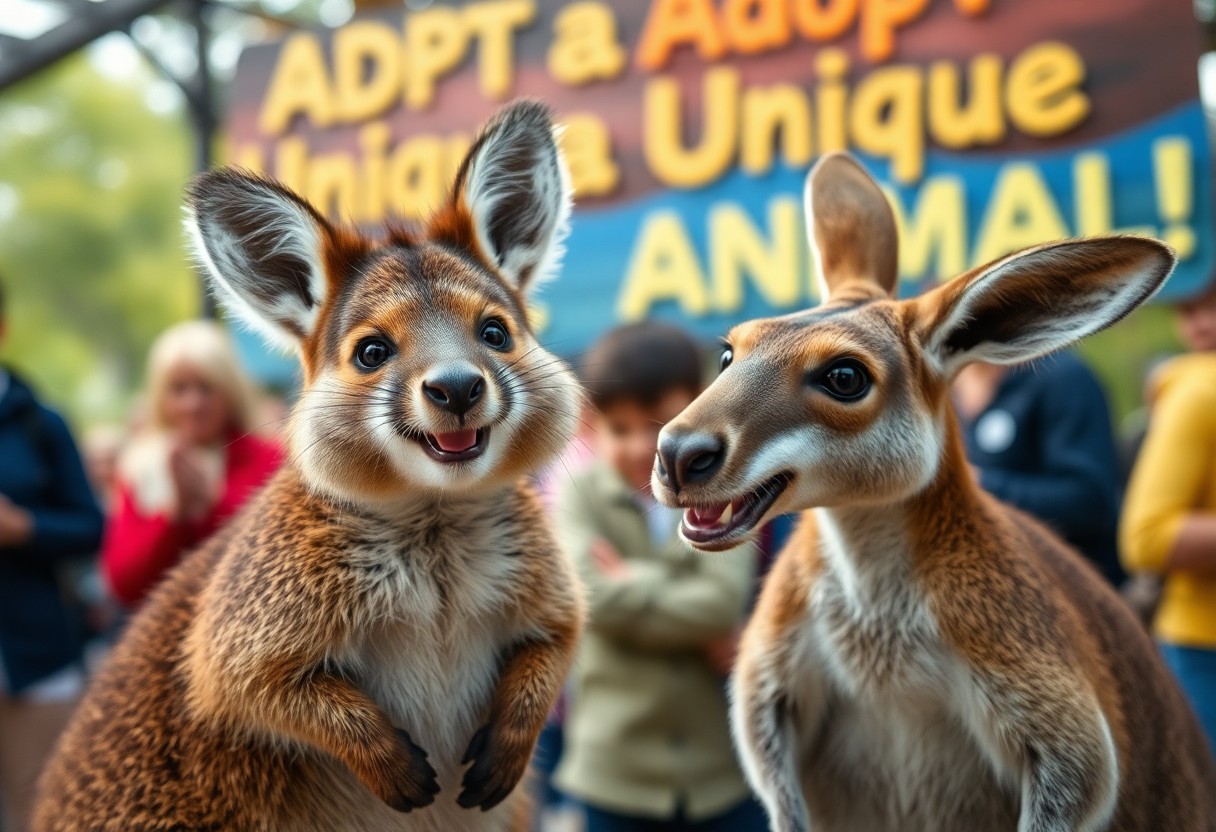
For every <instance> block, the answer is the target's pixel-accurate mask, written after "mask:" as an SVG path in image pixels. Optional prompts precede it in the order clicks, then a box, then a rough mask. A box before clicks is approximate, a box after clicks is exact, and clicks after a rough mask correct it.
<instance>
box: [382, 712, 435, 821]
mask: <svg viewBox="0 0 1216 832" xmlns="http://www.w3.org/2000/svg"><path fill="white" fill-rule="evenodd" d="M396 730H397V736H398V738H399V740H400V741H399V742H398V743H397V744H396V753H395V754H394V757H395V758H396V759H394V761H393V766H392V771H391V772H390V775H391V777H390V779H389V780H388V782H386V783H385V789H384V791H383V793H381V794H380V797H381V798H382V799H383V800H384V802H385V803H387V804H388V805H389V806H392V807H393V808H394V809H396V810H397V811H398V812H410V811H413V810H414V809H419V808H421V807H423V806H429V805H430V804H432V803H434V802H435V795H437V794H439V779H438V773H437V772H436V771H435V768H434V766H432V765H431V764H430V762H429V761H428V760H427V754H426V752H425V751H423V750H422V747H421V746H419V745H418V744H417V743H415V742H414V741H413V739H411V738H410V735H409V734H408V733H407V732H406V731H405V730H404V729H402V728H398V729H396Z"/></svg>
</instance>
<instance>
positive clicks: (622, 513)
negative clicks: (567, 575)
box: [556, 322, 767, 832]
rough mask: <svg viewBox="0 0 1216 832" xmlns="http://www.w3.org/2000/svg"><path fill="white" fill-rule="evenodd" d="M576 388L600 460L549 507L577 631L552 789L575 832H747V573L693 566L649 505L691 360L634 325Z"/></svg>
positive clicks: (607, 343) (676, 337)
mask: <svg viewBox="0 0 1216 832" xmlns="http://www.w3.org/2000/svg"><path fill="white" fill-rule="evenodd" d="M582 376H583V381H584V384H585V385H586V387H587V392H588V395H589V397H590V399H591V401H592V404H593V405H594V406H595V412H594V415H593V417H592V425H593V427H594V429H595V432H596V438H595V444H596V446H597V451H598V453H599V456H600V458H599V460H598V461H597V462H596V463H595V464H594V465H592V466H591V467H589V468H588V469H587V470H585V471H583V472H581V473H579V474H576V475H575V477H574V478H573V480H572V481H571V482H570V484H569V485H568V487H567V488H566V489H565V490H564V492H563V493H562V495H561V498H560V500H559V504H558V523H559V527H560V528H561V535H562V542H563V544H564V546H565V548H566V551H567V552H569V553H570V555H571V556H572V557H573V558H574V559H575V562H576V563H577V564H578V565H579V569H580V572H581V573H582V576H583V579H584V581H585V582H586V584H587V589H588V600H589V612H590V616H589V621H588V628H587V631H586V633H585V635H584V639H583V644H582V648H581V653H580V656H579V660H578V661H577V662H576V663H575V669H574V672H573V675H572V677H571V686H570V709H569V712H568V715H567V718H566V744H565V750H564V756H563V758H562V763H561V765H560V766H559V768H558V772H557V778H556V779H557V783H558V785H559V786H560V787H561V789H562V790H563V791H564V792H566V793H567V794H569V795H572V796H573V797H575V798H577V799H578V800H579V801H580V802H582V804H583V806H584V808H585V810H586V815H587V832H618V830H619V831H620V832H627V831H632V830H656V832H657V830H697V832H711V830H723V832H726V830H729V831H730V832H748V830H753V829H754V830H757V832H759V830H762V829H765V828H767V827H766V822H765V819H764V815H763V811H762V810H761V809H760V808H759V806H758V804H756V803H755V802H754V801H753V800H752V799H751V796H750V792H749V790H748V787H747V784H746V782H745V781H744V779H743V775H742V773H741V772H740V770H739V767H738V763H737V762H736V758H735V754H734V750H733V747H732V745H731V739H730V730H729V726H728V720H727V702H726V692H725V676H726V674H727V672H728V671H729V666H730V662H731V659H732V647H733V644H734V634H735V631H736V629H737V628H738V626H739V625H740V624H741V623H742V619H743V616H744V613H745V609H746V606H747V603H748V600H749V598H750V596H751V589H752V582H753V580H754V567H755V558H754V557H753V556H752V555H751V554H750V553H745V552H726V553H722V554H698V553H694V552H693V551H691V550H690V549H689V548H688V547H686V546H685V545H684V544H683V543H682V542H680V541H679V540H678V538H677V534H676V532H677V528H678V524H679V519H680V516H679V512H678V511H673V510H671V509H667V508H664V507H662V506H660V505H658V504H657V503H656V502H655V500H654V498H653V497H652V496H651V494H650V470H651V466H652V464H653V461H654V455H655V451H656V448H657V445H658V435H659V431H660V429H662V427H663V425H664V424H666V422H667V421H668V420H670V419H672V418H673V417H675V416H676V415H677V414H678V413H679V412H680V411H681V410H683V409H684V408H685V407H687V406H688V405H689V404H690V403H691V402H692V400H693V399H694V398H695V397H696V395H697V394H698V393H699V392H700V390H701V355H700V352H699V350H698V349H697V346H696V344H694V343H693V342H692V340H691V339H690V338H689V337H688V336H687V335H685V334H684V333H683V332H682V331H681V330H679V329H677V328H675V327H672V326H668V325H665V324H659V323H651V322H647V323H640V324H633V325H630V326H626V327H621V328H619V329H616V330H613V331H612V332H610V333H608V335H606V336H605V337H604V338H603V339H602V340H601V341H599V342H598V343H597V344H596V345H595V346H594V347H593V348H592V350H591V351H590V352H589V353H588V355H587V357H586V360H585V361H584V363H583V368H582Z"/></svg>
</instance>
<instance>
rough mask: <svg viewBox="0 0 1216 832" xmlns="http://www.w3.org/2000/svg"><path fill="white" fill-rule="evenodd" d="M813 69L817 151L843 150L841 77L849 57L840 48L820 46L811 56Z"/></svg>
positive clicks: (845, 95)
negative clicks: (818, 51)
mask: <svg viewBox="0 0 1216 832" xmlns="http://www.w3.org/2000/svg"><path fill="white" fill-rule="evenodd" d="M815 71H816V72H817V73H818V74H819V83H818V84H817V85H816V86H815V112H816V113H817V114H818V116H819V152H820V153H821V154H823V153H831V152H833V151H835V150H844V149H845V147H847V146H848V138H847V133H846V130H845V103H846V102H847V101H848V90H847V89H846V88H845V85H844V76H845V73H846V72H848V71H849V56H848V55H846V54H845V52H844V51H843V50H841V49H824V50H822V51H821V52H820V53H819V54H818V55H816V56H815Z"/></svg>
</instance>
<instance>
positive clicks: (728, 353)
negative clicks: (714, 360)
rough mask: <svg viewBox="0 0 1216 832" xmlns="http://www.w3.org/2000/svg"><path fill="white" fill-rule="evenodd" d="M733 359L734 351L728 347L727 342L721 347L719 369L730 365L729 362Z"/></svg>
mask: <svg viewBox="0 0 1216 832" xmlns="http://www.w3.org/2000/svg"><path fill="white" fill-rule="evenodd" d="M734 360H735V351H734V350H732V349H731V348H730V345H729V344H728V345H727V346H725V347H723V348H722V360H721V362H720V365H719V369H721V370H725V369H726V368H727V367H729V366H730V362H732V361H734Z"/></svg>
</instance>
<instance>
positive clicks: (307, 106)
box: [258, 32, 334, 136]
mask: <svg viewBox="0 0 1216 832" xmlns="http://www.w3.org/2000/svg"><path fill="white" fill-rule="evenodd" d="M296 115H304V116H307V117H308V119H309V120H310V121H311V122H312V123H313V124H315V125H316V126H318V127H328V126H329V125H330V124H332V123H333V120H334V105H333V93H332V92H331V91H330V88H329V77H328V75H326V72H325V60H324V58H322V56H321V45H320V44H319V43H318V42H317V39H316V37H315V36H314V35H312V34H310V33H308V32H301V33H300V34H297V35H292V36H291V37H290V38H288V39H287V42H286V43H284V44H283V49H282V51H281V52H279V59H278V61H276V62H275V66H274V75H273V76H272V77H271V79H270V91H269V92H268V93H267V94H266V103H265V104H263V105H262V111H261V113H259V114H258V129H259V130H261V131H262V132H263V133H265V134H267V135H270V136H278V135H280V134H282V133H284V132H286V130H287V128H288V127H290V126H291V120H292V119H293V118H294V117H295V116H296Z"/></svg>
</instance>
